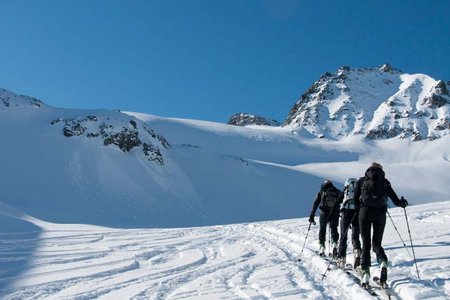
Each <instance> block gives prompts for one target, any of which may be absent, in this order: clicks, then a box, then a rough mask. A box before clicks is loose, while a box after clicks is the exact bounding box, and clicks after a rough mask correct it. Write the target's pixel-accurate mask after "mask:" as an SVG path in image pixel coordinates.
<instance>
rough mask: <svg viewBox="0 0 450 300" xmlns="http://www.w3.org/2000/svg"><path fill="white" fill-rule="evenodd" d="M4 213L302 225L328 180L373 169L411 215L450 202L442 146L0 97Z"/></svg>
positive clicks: (116, 221)
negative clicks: (374, 165)
mask: <svg viewBox="0 0 450 300" xmlns="http://www.w3.org/2000/svg"><path fill="white" fill-rule="evenodd" d="M0 132H1V136H2V139H3V141H5V142H4V144H3V145H4V146H2V147H0V165H1V166H2V175H1V184H2V186H1V193H2V194H1V197H2V198H1V202H3V203H5V204H8V205H10V206H12V207H14V208H16V209H19V210H21V211H23V212H25V213H28V214H30V215H32V216H34V217H37V218H40V219H43V220H47V221H52V222H59V223H87V224H96V225H102V226H114V227H140V226H145V227H148V226H153V227H179V226H199V225H214V224H227V223H241V222H250V221H260V220H272V219H285V218H295V217H299V216H306V215H308V214H309V211H310V207H311V203H312V201H313V199H314V197H315V194H316V193H317V190H318V188H319V186H320V184H321V182H322V181H323V179H324V178H330V179H332V180H334V181H336V183H337V185H338V186H341V184H342V182H344V181H345V179H346V178H347V177H359V176H361V175H362V174H364V171H365V169H366V168H367V166H368V165H369V164H370V162H371V161H373V160H377V161H379V162H381V163H382V164H384V165H385V168H386V171H387V175H388V178H389V179H390V180H391V182H392V183H393V185H394V188H395V189H396V191H397V193H398V194H399V195H404V196H405V197H407V198H408V199H409V200H410V202H411V203H412V204H415V203H426V202H430V201H440V200H446V199H448V198H449V197H450V190H449V189H448V182H450V163H449V159H450V153H449V150H448V149H450V148H449V146H450V145H449V143H450V141H449V139H448V136H445V137H444V138H441V139H436V140H433V141H428V140H423V141H420V142H414V143H412V142H410V141H409V140H407V139H404V140H402V139H389V140H379V141H372V140H370V139H364V138H363V137H362V136H360V135H359V136H358V135H357V136H349V137H346V138H344V139H340V140H329V139H317V138H315V137H314V136H312V135H311V134H310V133H308V132H306V131H302V130H300V131H296V130H294V131H292V130H291V129H290V128H288V127H270V126H256V125H253V126H246V127H239V126H232V125H227V124H219V123H213V122H206V121H196V120H183V119H170V118H161V117H156V116H151V115H146V114H140V113H126V114H125V113H122V112H119V111H107V110H74V109H61V108H54V107H50V106H47V105H45V104H44V103H43V102H41V101H39V100H36V99H34V98H30V97H25V96H18V95H15V94H14V93H12V92H9V91H5V90H1V91H0Z"/></svg>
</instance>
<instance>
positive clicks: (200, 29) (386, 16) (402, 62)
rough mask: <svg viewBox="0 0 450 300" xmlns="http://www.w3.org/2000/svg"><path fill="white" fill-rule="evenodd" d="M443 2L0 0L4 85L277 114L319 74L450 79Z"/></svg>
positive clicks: (56, 99) (74, 98) (143, 107)
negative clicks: (390, 71) (386, 72)
mask: <svg viewBox="0 0 450 300" xmlns="http://www.w3.org/2000/svg"><path fill="white" fill-rule="evenodd" d="M448 12H450V1H438V0H430V1H400V0H399V1H392V0H389V1H385V0H378V1H322V0H312V1H294V0H271V1H268V0H259V1H256V0H240V1H236V0H223V1H217V0H205V1H198V0H189V1H182V0H179V1H172V0H161V1H159V0H158V1H156V0H155V1H153V0H147V1H125V0H124V1H112V0H108V1H93V0H78V1H69V0H64V1H57V0H52V1H48V0H40V1H32V0H27V1H24V0H14V1H9V0H8V1H7V0H0V39H1V42H0V87H2V88H6V89H9V90H12V91H14V92H16V93H19V94H26V95H30V96H34V97H37V98H39V99H41V100H43V101H44V102H46V103H48V104H50V105H53V106H58V107H74V108H107V109H110V108H111V109H112V108H119V109H122V110H131V111H138V112H144V113H150V114H156V115H161V116H167V117H181V118H191V119H201V120H211V121H218V122H226V121H227V120H228V118H229V117H230V116H231V115H232V114H234V113H237V112H248V113H253V114H258V115H262V116H267V117H271V118H275V119H277V120H279V121H283V120H284V119H285V117H286V116H287V114H288V112H289V110H290V109H291V107H292V105H293V104H294V103H295V102H296V101H297V99H298V98H299V97H300V96H301V94H303V93H304V92H305V90H306V89H307V88H308V87H309V86H310V85H311V84H312V83H313V82H314V81H316V80H317V79H318V78H319V77H320V75H321V74H323V73H324V72H326V71H329V72H334V71H335V70H336V69H337V68H339V67H340V66H343V65H348V66H352V67H376V66H379V65H381V64H383V63H385V62H389V63H391V64H392V65H393V66H394V67H396V68H399V69H401V70H403V71H404V72H407V73H425V74H428V75H430V76H432V77H434V78H436V79H444V80H450V55H449V54H450V18H449V14H448Z"/></svg>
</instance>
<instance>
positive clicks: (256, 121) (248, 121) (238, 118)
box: [228, 113, 281, 126]
mask: <svg viewBox="0 0 450 300" xmlns="http://www.w3.org/2000/svg"><path fill="white" fill-rule="evenodd" d="M228 124H230V125H236V126H247V125H265V126H280V125H281V123H280V122H278V121H276V120H272V119H268V118H265V117H261V116H255V115H251V114H247V113H237V114H235V115H233V116H231V118H230V120H229V121H228Z"/></svg>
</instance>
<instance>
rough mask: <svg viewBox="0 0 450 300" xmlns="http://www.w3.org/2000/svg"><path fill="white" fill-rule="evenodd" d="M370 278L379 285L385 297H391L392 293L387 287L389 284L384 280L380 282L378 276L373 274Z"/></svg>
mask: <svg viewBox="0 0 450 300" xmlns="http://www.w3.org/2000/svg"><path fill="white" fill-rule="evenodd" d="M372 280H373V282H375V283H376V284H377V285H378V286H379V287H380V290H381V291H382V292H383V294H384V295H385V296H386V298H387V299H389V300H390V299H391V298H392V297H391V296H392V293H391V290H390V288H389V285H388V284H387V283H386V282H381V281H380V278H379V277H378V276H374V277H373V278H372Z"/></svg>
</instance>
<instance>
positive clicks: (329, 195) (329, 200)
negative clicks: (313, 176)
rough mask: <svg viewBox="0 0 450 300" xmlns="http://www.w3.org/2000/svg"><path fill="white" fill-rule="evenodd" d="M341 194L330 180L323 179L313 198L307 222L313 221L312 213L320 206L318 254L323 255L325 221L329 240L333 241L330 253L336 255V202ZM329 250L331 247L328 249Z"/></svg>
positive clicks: (337, 221)
mask: <svg viewBox="0 0 450 300" xmlns="http://www.w3.org/2000/svg"><path fill="white" fill-rule="evenodd" d="M340 194H341V191H340V190H339V189H338V188H336V187H335V186H334V185H333V183H332V182H331V181H330V180H325V181H324V183H323V184H322V186H321V188H320V191H319V192H318V193H317V196H316V199H315V200H314V203H313V207H312V210H311V214H310V216H309V222H310V223H314V215H315V214H316V210H317V208H318V207H319V208H320V217H319V225H320V229H319V244H320V247H319V254H320V255H321V256H323V255H325V235H326V230H327V223H330V232H331V240H332V241H333V245H332V247H331V248H332V249H333V250H332V251H333V252H332V253H333V256H334V257H335V256H336V255H337V242H338V240H339V233H338V231H337V227H338V223H339V205H336V202H337V200H338V198H339V196H340ZM330 250H331V249H330Z"/></svg>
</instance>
